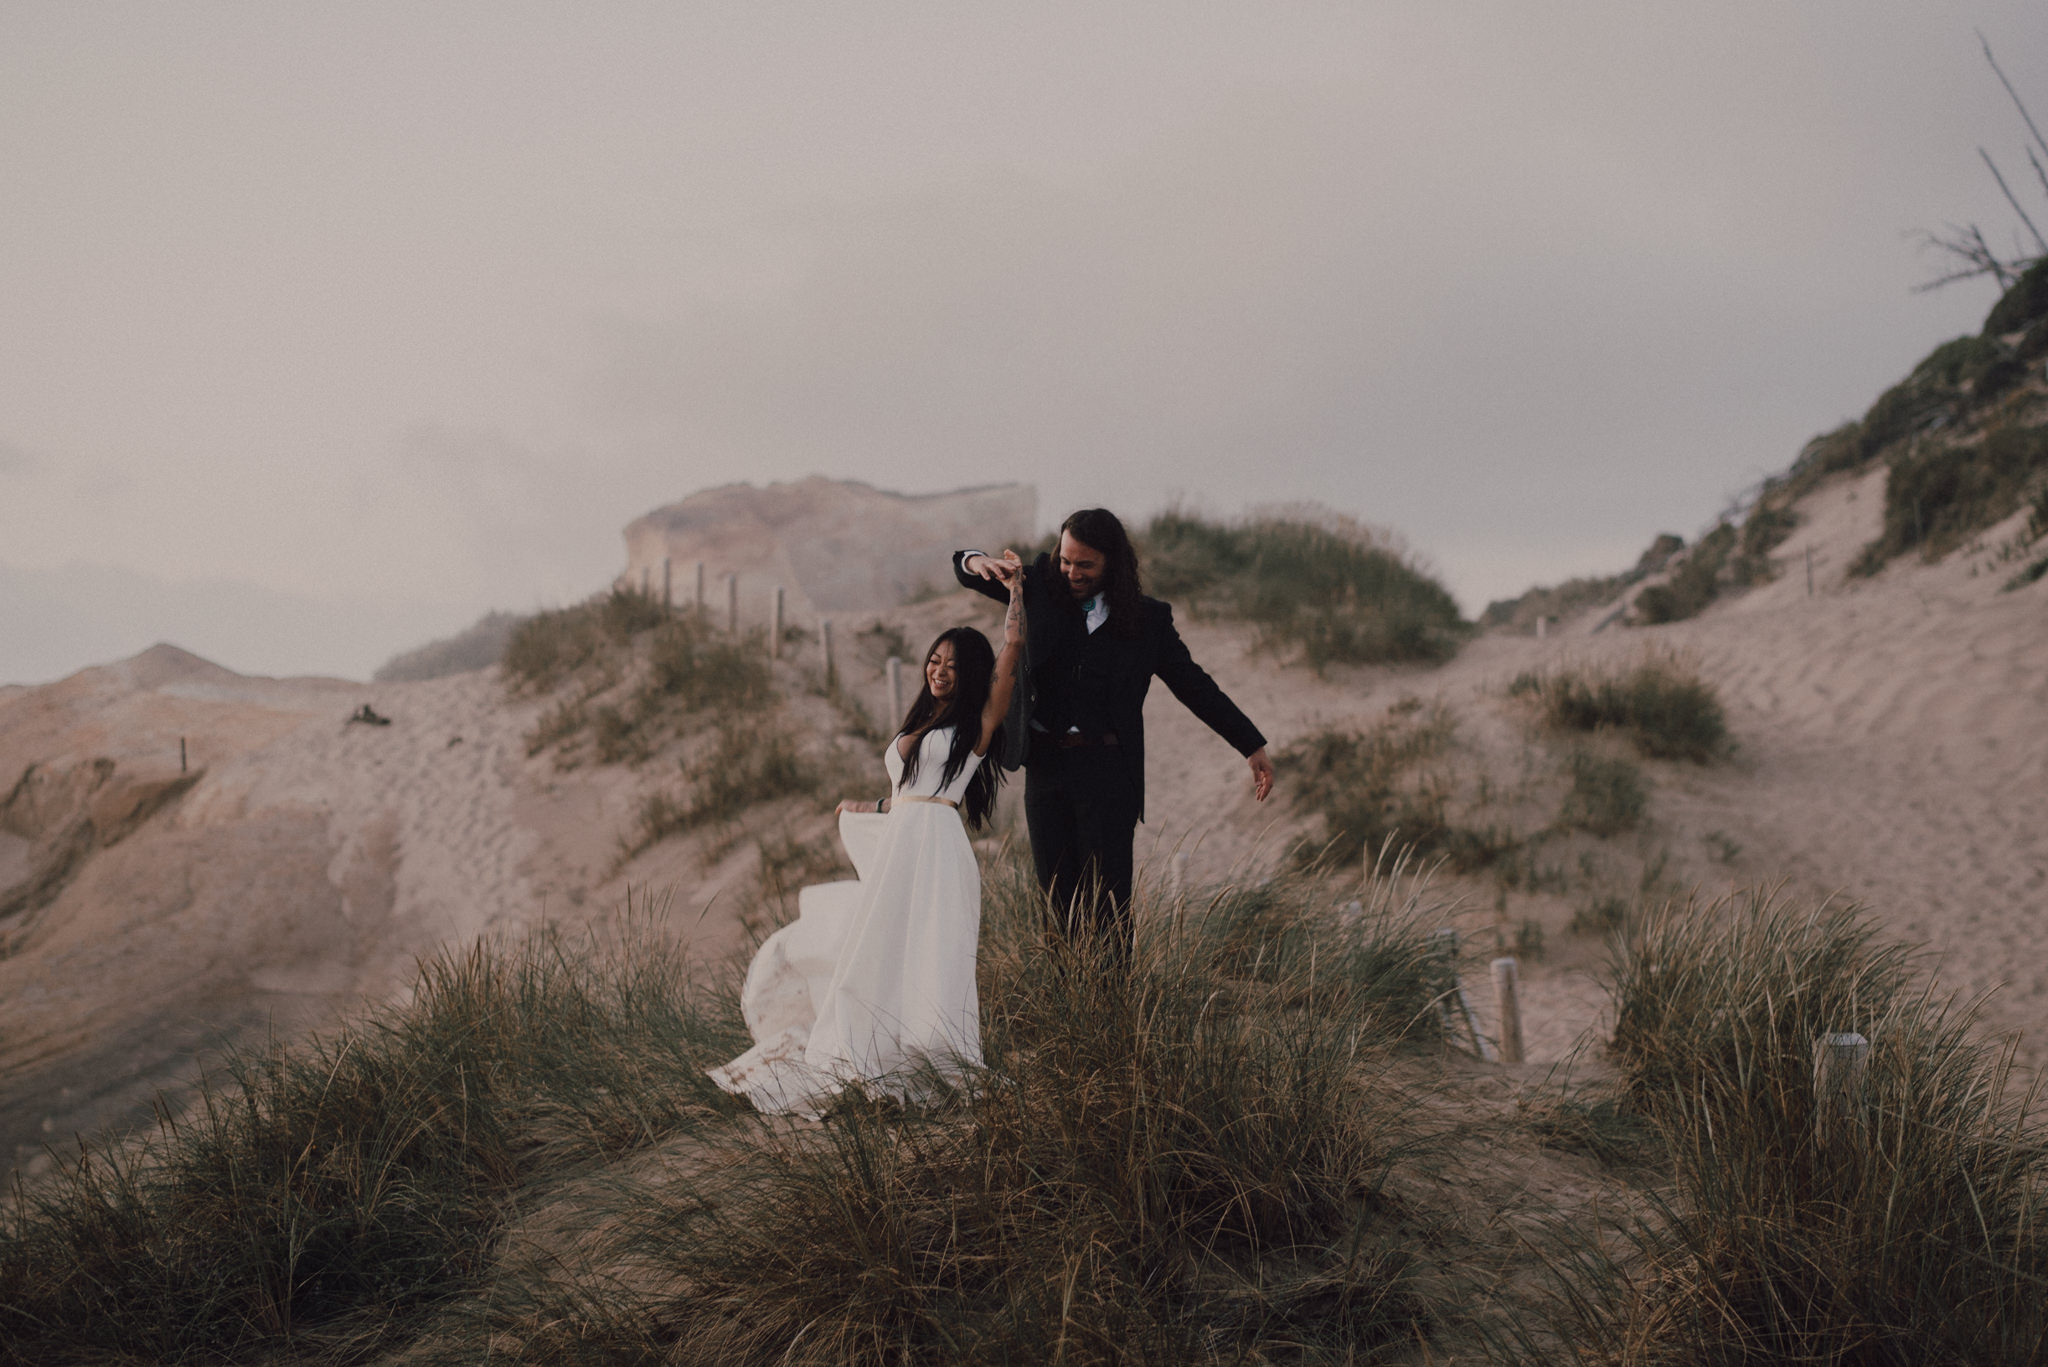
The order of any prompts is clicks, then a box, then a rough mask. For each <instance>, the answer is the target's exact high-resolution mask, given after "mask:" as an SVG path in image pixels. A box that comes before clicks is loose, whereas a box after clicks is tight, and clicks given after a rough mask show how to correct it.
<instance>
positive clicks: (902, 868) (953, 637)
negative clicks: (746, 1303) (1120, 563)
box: [711, 555, 1024, 1116]
mask: <svg viewBox="0 0 2048 1367" xmlns="http://www.w3.org/2000/svg"><path fill="white" fill-rule="evenodd" d="M1009 559H1010V560H1012V561H1015V560H1016V557H1015V556H1014V555H1012V556H1010V557H1009ZM1008 582H1009V587H1010V605H1009V608H1008V610H1007V611H1006V613H1005V614H1004V617H1003V650H1002V654H1001V655H1000V656H998V655H997V654H996V653H995V652H994V651H993V650H992V649H991V648H990V646H989V643H988V638H987V637H985V636H983V635H982V634H981V633H980V632H978V631H976V630H975V629H974V628H972V627H954V628H952V629H951V630H949V631H945V632H942V633H940V635H939V638H938V639H937V640H936V641H934V642H932V647H931V649H930V650H929V651H927V652H926V654H925V661H924V687H923V688H922V689H921V690H919V692H918V695H917V701H916V702H915V703H913V704H911V707H910V712H909V714H908V715H907V716H905V717H904V719H903V725H902V729H901V730H899V731H898V732H897V734H896V737H895V738H894V739H893V740H891V741H890V742H889V746H888V748H887V749H886V750H884V751H883V753H882V764H883V767H884V768H885V769H886V770H887V771H888V774H889V781H890V794H889V796H888V797H886V798H883V799H881V800H880V801H879V802H842V803H840V804H839V811H838V815H839V838H840V841H841V842H842V843H843V844H844V845H845V847H846V852H847V854H848V855H849V856H851V857H852V859H853V867H854V871H855V872H856V873H857V874H858V877H857V878H855V879H853V880H851V881H848V882H842V883H826V884H822V885H820V886H817V887H809V888H805V889H803V891H802V892H800V893H798V894H797V918H796V920H794V921H792V922H790V923H789V924H788V925H786V926H784V927H783V928H782V929H780V930H778V931H776V932H775V933H774V934H773V935H771V936H769V937H768V939H767V940H766V941H764V942H763V943H762V945H761V948H760V950H759V951H758V952H757V953H756V954H755V955H754V961H753V963H752V965H750V966H749V968H748V969H747V979H746V984H745V986H744V987H742V988H741V990H740V1010H741V1013H742V1014H743V1015H744V1016H745V1018H746V1022H747V1030H748V1032H749V1033H750V1034H751V1035H752V1036H753V1038H754V1047H753V1048H751V1049H749V1050H747V1052H746V1053H744V1054H741V1055H740V1056H739V1057H738V1058H736V1059H734V1060H733V1061H732V1062H730V1063H728V1064H725V1065H724V1066H723V1067H719V1068H713V1069H712V1070H711V1079H712V1081H714V1082H716V1083H717V1084H718V1085H719V1086H720V1087H723V1088H724V1089H725V1090H726V1091H728V1092H731V1093H734V1094H735V1095H738V1096H744V1097H747V1098H748V1099H750V1100H751V1101H752V1102H753V1103H754V1105H755V1106H756V1107H757V1108H759V1109H760V1110H762V1111H764V1112H767V1113H770V1114H793V1115H802V1116H816V1115H817V1114H818V1113H819V1112H820V1111H821V1110H822V1109H823V1108H824V1107H825V1106H826V1105H827V1104H829V1102H830V1100H831V1098H832V1096H833V1095H834V1094H835V1093H837V1092H838V1091H839V1089H840V1088H841V1087H843V1086H845V1085H846V1084H847V1083H848V1082H854V1081H858V1082H860V1083H862V1084H863V1085H864V1086H866V1087H867V1088H868V1090H869V1091H870V1092H871V1093H874V1092H882V1093H887V1094H889V1095H893V1096H896V1097H898V1098H899V1099H903V1098H907V1097H909V1096H910V1095H911V1093H912V1087H913V1078H912V1077H911V1074H912V1073H913V1072H915V1071H916V1070H917V1069H918V1067H919V1066H920V1065H925V1066H931V1067H936V1068H937V1069H939V1070H940V1071H941V1072H945V1071H952V1070H956V1069H957V1068H958V1067H959V1066H960V1065H961V1064H967V1065H976V1064H979V1063H980V1062H981V1006H980V1001H979V998H978V997H977V995H976V992H975V986H974V961H975V951H976V948H977V946H978V943H979V941H980V937H981V871H980V869H979V867H978V866H977V865H976V864H975V862H974V850H973V847H972V846H970V845H969V844H968V842H967V831H966V830H965V829H964V827H963V824H962V822H963V819H964V822H965V825H966V826H973V827H977V828H978V827H980V826H981V825H982V824H983V823H984V822H985V821H986V820H987V819H988V815H989V811H990V809H991V808H992V807H993V806H994V805H995V794H996V784H997V782H998V781H999V779H1000V776H1001V768H1000V766H998V765H994V764H988V765H984V764H983V763H982V760H983V759H984V758H985V757H986V756H987V754H988V752H989V747H990V746H991V745H992V744H995V743H997V742H998V741H999V739H1000V737H999V733H1000V731H1001V726H1002V721H1003V718H1004V716H1005V715H1006V714H1007V713H1008V711H1009V707H1010V694H1011V691H1012V689H1013V688H1014V687H1015V686H1016V681H1017V668H1018V661H1019V658H1020V656H1021V653H1022V649H1023V641H1024V613H1023V603H1022V601H1021V600H1020V597H1019V594H1020V590H1021V588H1022V586H1023V582H1024V580H1023V576H1022V575H1021V574H1015V575H1012V576H1011V577H1010V578H1009V581H1008Z"/></svg>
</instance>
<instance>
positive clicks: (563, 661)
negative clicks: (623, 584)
mask: <svg viewBox="0 0 2048 1367" xmlns="http://www.w3.org/2000/svg"><path fill="white" fill-rule="evenodd" d="M667 618H668V613H667V611H666V609H664V608H663V607H662V605H661V600H660V599H658V598H655V597H652V596H650V595H648V594H644V593H641V592H639V591H638V590H637V589H628V588H614V589H612V590H611V591H610V592H609V593H604V594H600V595H598V596H597V597H595V598H592V599H589V600H588V601H586V602H582V603H578V604H576V605H575V606H574V607H567V608H558V609H555V610H553V611H550V612H539V613H535V614H534V615H533V616H531V617H529V618H527V619H526V620H525V621H523V622H521V623H520V624H519V625H518V627H517V628H516V629H515V630H514V631H513V632H512V636H511V639H510V640H508V641H507V642H506V643H505V653H504V656H503V658H502V659H501V660H500V661H499V666H500V668H502V669H503V670H504V672H505V678H506V680H507V681H508V682H509V683H510V685H511V687H512V690H513V692H515V693H544V692H546V691H548V690H549V689H551V688H554V687H555V686H556V685H557V684H559V683H561V682H562V681H563V680H564V679H566V678H568V677H569V676H570V675H571V674H574V673H575V672H576V671H578V670H579V669H582V668H583V667H584V666H586V665H588V664H591V663H592V662H594V661H596V660H598V659H599V658H600V657H601V656H602V655H603V654H604V653H605V651H606V648H607V647H608V646H617V645H620V644H623V643H624V642H626V641H630V640H631V639H632V638H633V637H635V636H637V635H639V634H640V633H642V632H645V631H651V630H653V629H654V628H655V627H657V626H660V625H661V624H662V623H663V622H664V621H665V620H667Z"/></svg>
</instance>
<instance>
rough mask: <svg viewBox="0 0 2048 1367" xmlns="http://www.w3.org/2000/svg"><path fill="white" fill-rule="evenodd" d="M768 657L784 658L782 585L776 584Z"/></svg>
mask: <svg viewBox="0 0 2048 1367" xmlns="http://www.w3.org/2000/svg"><path fill="white" fill-rule="evenodd" d="M768 617H769V621H768V658H769V659H771V660H779V659H781V658H782V585H780V584H777V585H776V586H775V606H774V608H773V610H772V611H771V612H770V613H769V615H768Z"/></svg>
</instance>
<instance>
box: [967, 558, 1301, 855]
mask: <svg viewBox="0 0 2048 1367" xmlns="http://www.w3.org/2000/svg"><path fill="white" fill-rule="evenodd" d="M968 554H969V552H967V551H960V552H957V553H955V555H954V556H953V574H954V576H955V577H956V578H958V579H959V581H960V582H961V583H962V584H964V585H965V586H966V587H968V588H970V589H973V590H974V591H975V592H976V593H981V594H986V595H987V596H988V597H990V598H994V599H997V600H998V601H1000V602H1008V601H1009V598H1010V591H1009V590H1008V589H1006V588H1004V587H1003V586H1002V585H1001V584H999V583H997V582H995V581H993V580H989V579H983V578H982V577H981V576H980V575H978V574H970V573H968V571H967V569H966V566H965V564H964V562H965V560H966V557H967V555H968ZM1138 603H1139V611H1140V617H1139V621H1138V630H1137V632H1136V634H1135V635H1133V636H1124V635H1122V634H1121V633H1120V632H1119V631H1118V630H1117V623H1116V622H1115V621H1114V620H1112V621H1109V622H1105V623H1104V624H1103V625H1102V626H1100V627H1098V628H1096V633H1095V634H1096V635H1097V636H1103V637H1107V640H1106V641H1104V642H1099V643H1097V644H1098V648H1106V649H1107V651H1108V652H1109V656H1110V664H1109V699H1108V701H1109V716H1110V730H1111V731H1113V732H1114V733H1115V734H1116V738H1117V744H1116V746H1115V747H1114V749H1113V750H1112V751H1111V752H1110V753H1111V754H1114V755H1115V756H1116V761H1117V763H1118V764H1119V765H1120V767H1121V768H1122V769H1123V770H1124V772H1125V774H1126V775H1127V776H1128V777H1129V779H1130V783H1131V791H1132V794H1133V795H1134V796H1135V797H1136V798H1137V802H1138V818H1139V819H1140V820H1143V819H1144V815H1145V694H1146V692H1147V691H1148V690H1150V688H1151V687H1152V679H1153V676H1155V675H1157V676H1158V678H1159V681H1160V682H1161V683H1163V684H1165V685H1166V686H1167V688H1168V689H1170V690H1171V691H1172V693H1173V696H1174V697H1176V698H1178V699H1180V701H1181V702H1182V704H1183V705H1185V706H1186V707H1187V709H1188V711H1190V712H1192V713H1194V714H1195V715H1196V716H1197V717H1200V718H1201V719H1202V720H1203V721H1204V722H1205V723H1207V724H1208V726H1209V729H1210V730H1212V731H1214V732H1215V733H1216V734H1217V735H1219V736H1221V737H1223V739H1224V740H1226V741H1229V742H1230V744H1231V745H1232V746H1234V747H1235V748H1236V750H1237V752H1238V753H1239V754H1240V755H1250V754H1251V753H1252V752H1253V751H1255V750H1257V749H1258V748H1259V747H1260V746H1262V745H1264V744H1265V743H1266V738H1265V737H1264V736H1262V735H1260V734H1259V728H1258V727H1256V726H1254V725H1252V723H1251V719H1250V718H1249V717H1247V716H1245V714H1244V713H1243V712H1241V711H1239V710H1238V707H1237V704H1236V703H1233V702H1232V701H1231V700H1230V699H1229V697H1227V696H1226V695H1225V694H1224V692H1223V690H1222V689H1221V688H1218V687H1217V686H1216V681H1215V680H1214V679H1212V678H1210V677H1209V672H1208V671H1207V670H1205V669H1203V668H1202V667H1201V666H1200V665H1198V664H1196V663H1195V660H1194V657H1193V656H1192V655H1190V654H1189V653H1188V648H1187V645H1186V643H1184V642H1183V641H1182V640H1181V639H1180V632H1178V631H1176V630H1175V629H1174V625H1173V609H1172V608H1170V607H1168V606H1167V605H1166V604H1165V603H1162V602H1160V601H1159V600H1158V599H1157V598H1141V599H1139V600H1138ZM1024 619H1025V632H1024V669H1023V671H1022V673H1021V675H1020V677H1019V678H1018V680H1017V690H1016V692H1015V693H1013V694H1012V695H1011V697H1010V715H1009V719H1008V721H1007V722H1006V723H1005V725H1004V737H1003V753H1002V755H1001V757H1000V758H1001V761H1002V765H1003V767H1004V768H1005V769H1015V768H1017V767H1018V766H1019V765H1021V764H1023V763H1024V762H1025V760H1026V759H1027V758H1028V756H1029V754H1030V746H1031V718H1032V716H1033V715H1034V714H1035V713H1036V711H1037V710H1038V708H1039V706H1040V705H1041V701H1042V700H1044V699H1047V698H1049V697H1052V696H1053V695H1055V694H1056V692H1057V691H1058V690H1060V689H1062V688H1064V687H1065V686H1066V682H1065V681H1066V679H1067V678H1068V677H1069V674H1070V670H1071V665H1072V663H1073V661H1074V660H1075V658H1076V657H1077V655H1078V653H1079V651H1080V650H1081V648H1082V646H1083V644H1084V643H1085V642H1086V641H1087V639H1088V624H1087V620H1086V619H1085V618H1084V617H1083V616H1082V614H1081V609H1080V605H1079V604H1077V603H1075V602H1074V596H1073V593H1072V592H1071V591H1070V590H1069V589H1068V587H1067V583H1066V580H1065V579H1063V578H1061V577H1060V574H1059V572H1058V570H1057V569H1056V568H1055V567H1054V566H1053V563H1052V557H1051V556H1049V555H1041V556H1039V557H1038V560H1037V562H1036V563H1034V564H1031V565H1028V566H1026V567H1025V570H1024ZM1061 710H1064V709H1061Z"/></svg>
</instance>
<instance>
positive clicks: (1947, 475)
mask: <svg viewBox="0 0 2048 1367" xmlns="http://www.w3.org/2000/svg"><path fill="white" fill-rule="evenodd" d="M2043 478H2048V426H2040V427H2000V428H1996V429H1994V430H1992V431H1990V432H1987V433H1985V434H1984V437H1983V439H1982V440H1981V441H1978V442H1975V443H1971V444H1969V445H1939V444H1935V443H1924V444H1922V445H1919V446H1915V447H1913V448H1910V449H1908V450H1905V451H1902V452H1900V453H1898V454H1897V455H1896V456H1895V457H1894V458H1893V459H1892V467H1891V477H1890V479H1889V480H1888V481H1887V482H1886V484H1885V491H1884V531H1883V533H1882V534H1881V535H1880V536H1879V537H1878V538H1877V540H1875V541H1873V542H1871V543H1870V544H1869V545H1868V546H1866V547H1864V549H1863V553H1862V554H1861V555H1860V556H1859V557H1858V559H1857V561H1856V563H1855V566H1854V569H1855V570H1856V571H1857V572H1859V573H1863V574H1872V573H1875V572H1876V571H1877V570H1879V569H1882V568H1883V567H1884V565H1885V564H1887V563H1888V562H1889V561H1890V560H1891V559H1892V557H1894V556H1897V555H1901V554H1903V553H1905V552H1906V551H1909V550H1913V549H1915V548H1918V549H1920V550H1922V551H1924V552H1925V553H1927V554H1930V555H1935V554H1940V553H1941V552H1943V551H1947V550H1949V549H1952V548H1953V547H1955V546H1957V545H1959V544H1960V543H1961V542H1962V541H1963V540H1964V539H1966V538H1967V537H1968V536H1969V535H1970V534H1971V533H1973V532H1976V531H1980V530H1982V529H1983V528H1985V527H1988V526H1990V525H1991V524H1992V523H1994V522H1997V521H1999V520H2000V519H2002V518H2005V517H2008V516H2010V515H2011V514H2012V513H2013V512H2015V511H2016V510H2018V509H2019V508H2020V507H2021V506H2022V505H2023V504H2024V502H2025V501H2026V499H2027V496H2028V494H2029V493H2030V492H2031V491H2032V490H2033V489H2034V488H2036V487H2038V482H2039V481H2040V480H2042V479H2043Z"/></svg>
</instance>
